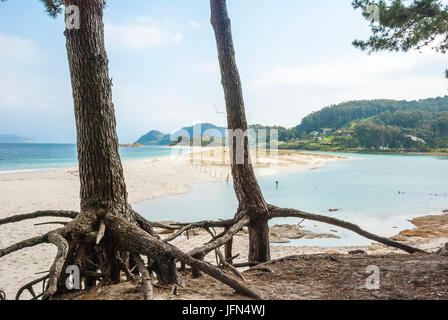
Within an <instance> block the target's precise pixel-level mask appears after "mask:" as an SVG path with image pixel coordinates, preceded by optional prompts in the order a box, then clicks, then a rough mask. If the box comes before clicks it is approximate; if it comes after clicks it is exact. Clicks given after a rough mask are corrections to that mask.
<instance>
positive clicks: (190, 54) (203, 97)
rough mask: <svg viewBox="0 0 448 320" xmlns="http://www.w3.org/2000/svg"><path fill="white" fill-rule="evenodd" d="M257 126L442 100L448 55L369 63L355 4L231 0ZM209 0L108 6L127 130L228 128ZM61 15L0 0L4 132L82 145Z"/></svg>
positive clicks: (131, 133)
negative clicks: (337, 109) (362, 104)
mask: <svg viewBox="0 0 448 320" xmlns="http://www.w3.org/2000/svg"><path fill="white" fill-rule="evenodd" d="M227 2H228V7H229V13H230V16H231V19H232V27H233V34H234V42H235V47H236V54H237V62H238V66H239V69H240V73H241V76H242V80H243V90H244V95H245V100H246V111H247V116H248V120H249V123H252V124H253V123H262V124H267V125H273V124H277V125H283V126H286V127H291V126H295V125H297V124H298V123H299V122H300V120H301V118H302V117H303V116H305V115H307V114H308V113H310V112H311V111H314V110H318V109H320V108H322V107H324V106H327V105H331V104H336V103H339V102H343V101H347V100H353V99H374V98H391V99H406V100H409V99H420V98H427V97H434V96H443V95H445V94H446V93H447V88H448V81H447V80H445V79H444V77H443V73H444V70H445V68H446V67H448V65H447V61H448V57H444V56H441V55H438V54H435V53H432V52H430V51H429V50H425V52H424V53H417V52H410V53H381V54H375V55H372V56H368V55H367V54H366V53H363V52H360V51H358V50H357V49H355V48H353V47H352V45H351V42H352V41H353V40H354V39H365V38H367V36H368V35H369V27H368V24H367V22H366V21H364V19H363V18H362V17H361V13H360V12H359V11H354V10H353V9H352V7H351V6H350V3H351V0H319V1H305V0H281V1H272V0H269V1H268V0H228V1H227ZM209 10H210V8H209V1H208V0H169V1H165V0H157V1H156V0H132V1H125V0H109V1H108V5H107V8H106V10H105V17H104V22H105V26H106V47H107V50H108V55H109V60H110V73H111V77H112V78H113V84H114V87H113V99H114V103H115V106H116V112H117V121H118V134H119V137H120V140H121V142H133V141H135V140H136V139H137V138H138V137H139V136H141V135H142V134H144V133H146V132H147V131H149V130H152V129H156V130H160V131H163V132H170V131H172V130H174V129H177V128H179V127H181V126H186V125H191V124H193V123H195V122H206V121H207V122H213V123H216V124H220V125H225V117H224V115H223V114H217V113H216V111H215V107H214V105H216V106H217V108H218V110H219V111H224V97H223V92H222V87H221V84H220V75H219V67H218V62H217V53H216V45H215V39H214V35H213V30H212V28H211V26H210V23H209V20H210V12H209ZM63 31H64V22H63V19H62V17H59V18H58V19H56V20H54V19H52V18H50V17H48V16H47V15H46V14H45V12H44V8H43V6H42V4H41V3H40V1H38V0H9V1H7V2H4V3H0V134H17V135H22V136H25V137H31V138H36V139H38V140H39V141H40V142H74V141H75V126H74V116H73V102H72V95H71V88H70V78H69V71H68V64H67V59H66V52H65V38H64V36H63Z"/></svg>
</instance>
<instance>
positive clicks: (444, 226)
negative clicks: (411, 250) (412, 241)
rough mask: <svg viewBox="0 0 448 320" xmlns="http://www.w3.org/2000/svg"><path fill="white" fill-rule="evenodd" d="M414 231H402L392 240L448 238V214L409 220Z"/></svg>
mask: <svg viewBox="0 0 448 320" xmlns="http://www.w3.org/2000/svg"><path fill="white" fill-rule="evenodd" d="M410 222H411V223H412V224H414V225H415V226H416V228H415V229H410V230H403V231H401V232H400V233H399V234H398V235H396V236H393V237H391V239H392V240H397V241H405V240H406V239H407V238H411V237H420V238H426V239H428V238H440V237H448V214H443V215H431V216H424V217H419V218H415V219H412V220H410Z"/></svg>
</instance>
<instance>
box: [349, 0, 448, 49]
mask: <svg viewBox="0 0 448 320" xmlns="http://www.w3.org/2000/svg"><path fill="white" fill-rule="evenodd" d="M370 5H376V6H378V8H379V14H380V21H379V24H376V23H373V22H372V24H371V31H372V35H371V36H370V38H369V39H368V40H367V41H361V40H355V41H354V42H353V45H354V46H355V47H358V48H360V49H361V50H367V51H369V52H375V51H379V50H390V51H400V50H401V51H408V50H410V49H413V48H415V49H420V48H422V47H424V46H427V45H430V44H434V45H435V46H434V49H435V50H437V51H440V52H443V53H445V52H446V51H447V49H448V6H446V5H443V4H442V1H440V0H414V1H403V0H388V1H386V0H379V1H370V0H354V1H353V2H352V6H353V7H354V8H355V9H362V10H364V13H363V16H364V17H365V18H366V19H367V18H368V16H369V15H368V14H367V13H365V10H366V8H368V7H369V6H370ZM438 36H441V39H440V40H439V39H438V38H437V37H438ZM436 42H437V43H436Z"/></svg>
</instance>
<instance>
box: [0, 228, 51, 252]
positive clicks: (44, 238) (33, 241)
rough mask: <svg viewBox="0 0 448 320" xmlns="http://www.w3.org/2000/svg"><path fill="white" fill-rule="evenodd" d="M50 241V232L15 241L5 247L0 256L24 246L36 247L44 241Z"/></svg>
mask: <svg viewBox="0 0 448 320" xmlns="http://www.w3.org/2000/svg"><path fill="white" fill-rule="evenodd" d="M46 242H48V233H47V234H44V235H43V236H38V237H34V238H31V239H27V240H23V241H20V242H18V243H15V244H13V245H11V246H9V247H7V248H5V249H1V250H0V258H1V257H4V256H6V255H7V254H10V253H13V252H16V251H19V250H21V249H24V248H29V247H34V246H37V245H39V244H42V243H46Z"/></svg>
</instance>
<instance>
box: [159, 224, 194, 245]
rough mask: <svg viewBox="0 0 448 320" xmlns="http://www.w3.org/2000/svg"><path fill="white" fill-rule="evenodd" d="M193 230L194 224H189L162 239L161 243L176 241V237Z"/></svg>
mask: <svg viewBox="0 0 448 320" xmlns="http://www.w3.org/2000/svg"><path fill="white" fill-rule="evenodd" d="M193 228H196V226H195V225H194V224H189V225H187V226H185V227H182V228H180V229H179V230H177V231H176V232H175V233H173V234H172V235H171V236H169V237H167V238H165V239H163V242H165V243H168V242H171V241H173V240H174V239H176V238H177V237H179V236H181V235H182V234H183V233H184V232H185V231H188V230H191V229H193Z"/></svg>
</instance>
